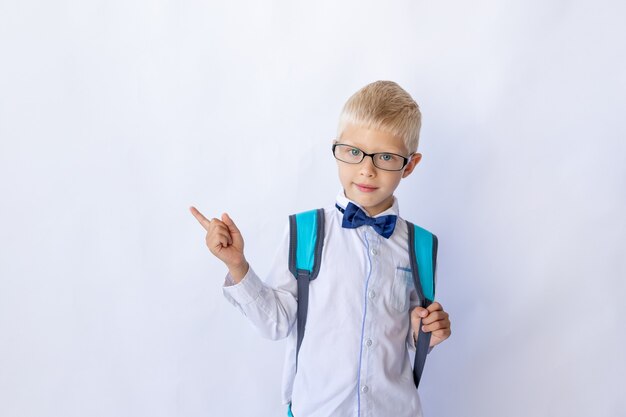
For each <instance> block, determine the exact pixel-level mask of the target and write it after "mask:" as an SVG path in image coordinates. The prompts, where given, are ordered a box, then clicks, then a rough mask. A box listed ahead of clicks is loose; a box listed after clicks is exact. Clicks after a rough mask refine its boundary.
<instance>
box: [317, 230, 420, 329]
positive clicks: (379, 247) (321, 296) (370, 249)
mask: <svg viewBox="0 0 626 417" xmlns="http://www.w3.org/2000/svg"><path fill="white" fill-rule="evenodd" d="M407 247H408V243H405V241H403V240H401V239H399V238H398V236H396V238H395V239H384V238H382V237H381V236H380V235H377V234H376V233H375V232H373V231H372V230H371V228H360V229H357V230H349V231H346V232H343V233H335V234H330V235H329V236H328V237H327V239H325V241H324V248H323V252H322V263H321V267H320V273H319V275H318V276H317V278H316V279H315V280H314V281H312V282H311V285H310V290H309V291H310V300H309V308H310V309H311V310H317V311H318V312H320V313H321V314H323V313H324V312H328V311H336V312H337V313H338V314H346V315H352V314H354V315H357V316H360V315H361V314H362V311H363V309H364V307H365V306H367V307H368V308H370V309H371V311H373V312H378V313H379V316H381V317H384V316H388V317H390V318H392V319H393V317H394V316H396V315H403V316H404V315H406V312H407V311H408V309H409V307H410V302H411V298H412V297H415V295H414V293H415V292H414V285H413V277H412V275H411V272H410V261H409V254H408V250H407Z"/></svg>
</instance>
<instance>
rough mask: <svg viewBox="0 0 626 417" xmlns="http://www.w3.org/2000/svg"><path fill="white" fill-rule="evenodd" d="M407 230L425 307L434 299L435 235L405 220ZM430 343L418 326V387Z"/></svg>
mask: <svg viewBox="0 0 626 417" xmlns="http://www.w3.org/2000/svg"><path fill="white" fill-rule="evenodd" d="M407 226H408V230H409V258H410V261H411V271H412V274H413V282H414V284H415V289H416V290H417V295H418V297H419V300H420V304H421V306H422V307H424V308H426V307H428V306H429V305H431V304H432V303H433V301H434V300H435V272H436V268H437V242H438V241H437V236H435V235H434V234H432V233H430V232H429V231H428V230H426V229H422V228H421V227H419V226H416V225H414V224H413V223H411V222H408V221H407ZM429 345H430V333H424V332H423V331H422V329H421V327H420V329H419V335H418V338H417V345H416V347H415V363H414V365H413V380H414V381H415V386H416V387H419V384H420V379H421V377H422V372H423V371H424V363H425V362H426V355H427V354H428V348H429Z"/></svg>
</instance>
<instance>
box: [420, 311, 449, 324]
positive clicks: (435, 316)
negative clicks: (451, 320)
mask: <svg viewBox="0 0 626 417" xmlns="http://www.w3.org/2000/svg"><path fill="white" fill-rule="evenodd" d="M447 319H448V313H446V312H445V311H443V310H439V311H434V312H432V313H430V314H429V315H428V317H426V318H425V319H424V320H423V324H430V323H434V322H436V321H439V320H447Z"/></svg>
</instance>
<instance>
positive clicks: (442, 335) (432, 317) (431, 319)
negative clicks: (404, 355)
mask: <svg viewBox="0 0 626 417" xmlns="http://www.w3.org/2000/svg"><path fill="white" fill-rule="evenodd" d="M420 326H421V327H422V331H423V332H425V333H428V332H432V333H431V335H430V347H433V346H437V345H438V344H439V343H441V342H443V341H444V340H446V339H447V338H448V337H450V335H451V334H452V331H451V330H450V317H449V315H448V313H446V312H445V311H444V310H443V307H442V306H441V304H439V303H438V302H436V301H435V302H434V303H432V304H431V305H429V306H428V308H423V307H415V308H414V309H413V310H412V311H411V327H412V328H413V334H414V335H415V336H414V337H415V338H416V339H417V337H418V336H419V330H420Z"/></svg>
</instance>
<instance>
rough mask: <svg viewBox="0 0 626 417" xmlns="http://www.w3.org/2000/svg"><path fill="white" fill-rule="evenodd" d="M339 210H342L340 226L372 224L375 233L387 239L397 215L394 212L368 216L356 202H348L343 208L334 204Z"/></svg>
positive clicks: (348, 227) (350, 226) (394, 225)
mask: <svg viewBox="0 0 626 417" xmlns="http://www.w3.org/2000/svg"><path fill="white" fill-rule="evenodd" d="M335 206H336V207H337V208H338V209H339V211H341V212H343V222H342V223H341V226H342V227H345V228H347V229H356V228H357V227H359V226H363V225H364V224H365V225H368V226H372V227H373V228H374V230H376V233H378V234H379V235H381V236H382V237H384V238H385V239H389V236H391V234H392V233H393V229H394V228H395V227H396V220H397V218H398V216H396V215H394V214H388V215H386V216H378V217H370V216H368V215H367V214H365V212H364V211H363V210H361V209H360V208H359V207H358V206H357V205H356V204H352V203H348V205H347V206H346V208H345V209H343V208H342V207H340V206H339V205H338V204H336V205H335Z"/></svg>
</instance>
